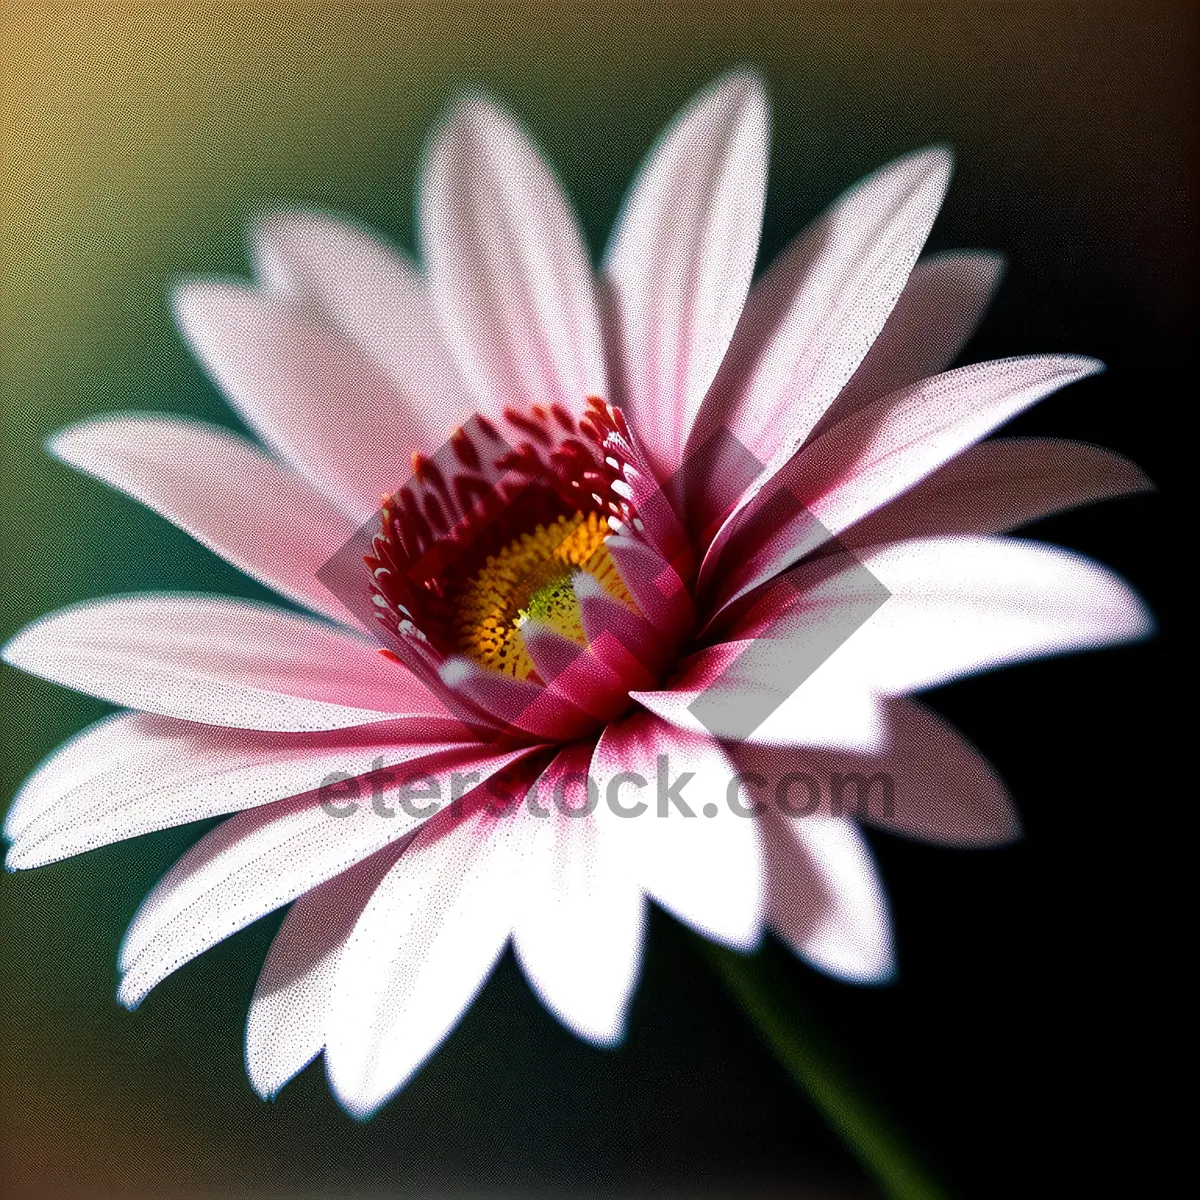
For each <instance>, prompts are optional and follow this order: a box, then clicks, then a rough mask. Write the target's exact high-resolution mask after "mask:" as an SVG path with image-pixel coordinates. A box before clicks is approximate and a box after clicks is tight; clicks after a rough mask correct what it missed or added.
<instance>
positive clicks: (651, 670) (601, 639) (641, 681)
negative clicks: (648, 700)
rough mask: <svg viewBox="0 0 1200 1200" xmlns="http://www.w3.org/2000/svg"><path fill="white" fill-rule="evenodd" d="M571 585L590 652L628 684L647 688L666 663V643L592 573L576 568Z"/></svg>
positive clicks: (641, 617) (652, 627)
mask: <svg viewBox="0 0 1200 1200" xmlns="http://www.w3.org/2000/svg"><path fill="white" fill-rule="evenodd" d="M571 586H572V588H573V589H574V591H575V599H576V600H578V601H579V614H580V620H581V621H582V623H583V631H584V633H585V634H586V635H587V640H588V644H589V646H591V648H592V651H593V653H595V654H596V656H597V657H598V658H599V659H601V661H603V662H605V663H608V664H609V665H610V666H611V667H612V668H613V670H614V671H616V672H617V673H618V674H620V675H621V676H622V678H625V679H628V680H629V681H630V682H629V686H630V687H648V686H649V685H650V684H651V683H653V681H654V680H655V678H657V676H658V673H659V671H660V670H661V669H662V667H663V666H664V665H665V663H666V659H667V650H668V648H667V646H666V645H664V643H663V640H662V638H660V637H659V636H658V635H657V633H656V632H655V630H654V626H653V625H651V624H650V622H649V621H647V620H646V619H645V618H644V617H643V616H642V615H641V613H636V612H634V611H633V610H632V609H631V608H630V607H629V605H627V604H623V603H622V602H621V601H619V600H614V599H613V598H612V597H611V596H610V595H609V594H608V592H606V591H605V590H604V586H603V584H601V583H600V582H599V581H598V580H597V579H595V577H594V576H591V575H589V574H587V573H586V572H585V571H578V572H576V574H575V575H574V576H573V577H572V580H571Z"/></svg>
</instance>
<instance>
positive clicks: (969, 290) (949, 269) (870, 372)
mask: <svg viewBox="0 0 1200 1200" xmlns="http://www.w3.org/2000/svg"><path fill="white" fill-rule="evenodd" d="M1003 273H1004V259H1003V258H1002V257H1001V256H1000V255H999V254H987V253H984V252H982V251H978V250H951V251H947V252H945V253H943V254H931V255H930V256H929V257H928V258H924V259H922V260H921V261H920V262H918V263H917V265H916V266H915V267H913V271H912V274H911V275H910V276H909V277H908V283H906V284H905V285H904V291H902V292H901V293H900V299H899V300H897V301H896V307H895V308H893V309H892V314H891V316H890V317H888V319H887V322H886V323H885V325H884V327H883V328H882V329H881V330H880V331H879V336H878V337H877V338H876V339H875V341H874V342H872V343H871V349H870V350H868V351H867V354H866V357H865V358H864V359H863V360H862V363H861V364H860V365H859V368H858V370H857V371H855V372H854V375H853V376H852V377H851V379H850V382H849V383H848V384H846V386H845V387H844V388H842V390H841V391H840V392H839V393H838V397H837V399H836V400H835V401H834V402H833V403H832V404H831V405H830V406H829V407H828V408H827V409H826V410H825V414H824V416H822V417H821V419H820V421H818V422H817V424H816V426H815V427H814V429H813V431H812V433H811V434H810V435H809V437H810V439H811V438H813V437H819V436H820V435H821V434H822V433H824V432H825V430H826V429H829V428H831V427H832V426H834V425H836V424H837V423H838V422H839V421H842V420H844V419H845V418H846V417H848V416H850V415H851V414H852V413H855V412H857V411H858V410H859V409H860V408H864V407H865V406H866V405H868V404H870V403H871V401H873V400H878V399H879V397H880V396H887V395H889V394H890V393H892V392H896V391H899V390H900V389H901V388H904V387H908V386H909V384H913V383H917V382H918V381H919V380H921V379H925V378H928V377H929V376H930V375H937V374H938V373H939V372H941V371H944V370H946V368H947V367H949V366H950V364H951V363H953V362H954V360H955V359H956V358H957V357H958V356H959V354H961V353H962V349H963V347H964V346H965V345H966V344H967V341H968V340H969V339H970V337H971V334H973V333H974V332H975V328H976V326H977V325H978V324H979V322H980V320H981V319H982V317H983V313H984V310H985V309H986V308H987V306H988V304H989V303H990V302H991V299H992V296H993V295H994V294H995V291H996V288H997V286H998V285H999V283H1000V277H1001V276H1002V275H1003Z"/></svg>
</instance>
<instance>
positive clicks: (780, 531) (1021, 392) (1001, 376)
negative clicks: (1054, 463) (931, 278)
mask: <svg viewBox="0 0 1200 1200" xmlns="http://www.w3.org/2000/svg"><path fill="white" fill-rule="evenodd" d="M1101 369H1102V364H1100V363H1098V362H1097V361H1096V360H1095V359H1092V358H1082V357H1079V356H1071V355H1043V356H1037V357H1033V358H1014V359H1003V360H1000V361H997V362H989V363H980V364H978V365H976V366H970V367H960V368H959V369H958V370H956V371H948V372H946V374H944V375H937V376H935V377H934V378H933V379H925V380H922V381H921V382H920V383H917V384H914V385H913V386H912V387H910V388H905V389H904V390H903V391H901V392H899V393H894V394H893V395H891V396H885V397H883V398H882V399H881V400H877V401H875V403H873V404H870V405H868V406H867V407H866V408H864V409H862V410H861V411H860V412H858V413H856V414H854V415H853V416H851V417H849V418H847V419H846V420H845V421H843V422H841V424H839V425H835V426H834V427H833V428H832V429H831V430H829V432H828V433H826V434H824V435H823V436H822V437H820V438H818V439H817V440H816V441H815V442H812V443H811V444H810V445H809V446H807V447H806V448H805V449H804V450H802V451H801V452H800V453H799V454H798V455H796V457H795V458H794V459H793V460H792V461H791V462H790V463H788V464H787V465H786V466H785V467H784V468H783V469H782V470H781V471H780V472H779V474H778V477H777V478H776V479H774V480H772V482H771V485H770V487H769V488H767V489H764V491H763V492H762V493H761V495H760V497H759V503H758V506H757V507H755V508H749V507H747V508H744V509H742V510H741V511H740V512H739V513H737V514H735V515H734V516H731V517H730V519H729V520H728V521H726V522H725V524H724V525H723V526H722V528H721V531H720V533H718V535H717V537H716V538H715V539H714V540H713V544H712V547H711V548H710V550H709V552H708V555H707V557H706V558H705V562H704V567H703V568H702V571H701V582H702V585H703V584H705V583H706V582H707V581H710V580H714V579H716V577H717V576H718V575H721V576H722V578H721V583H720V598H721V600H722V601H723V602H724V603H729V602H731V601H732V600H736V599H737V598H738V597H740V596H743V595H745V594H746V593H748V592H749V591H751V590H752V589H753V588H755V587H756V586H758V584H760V583H762V582H764V581H765V580H767V579H770V578H771V577H772V576H774V575H776V574H778V573H779V572H780V571H783V570H785V569H786V568H787V567H789V566H791V565H792V564H793V563H795V562H798V561H799V560H800V559H801V558H803V557H804V555H805V554H806V553H809V552H810V551H811V550H813V549H816V548H817V547H818V546H819V545H821V544H822V543H823V542H824V541H826V540H827V539H828V537H829V535H830V534H838V533H840V532H841V531H842V530H843V529H846V528H848V527H849V526H850V525H852V524H853V523H854V522H855V521H857V520H859V519H860V518H862V517H864V516H866V515H867V514H868V513H870V512H873V511H874V510H876V509H878V508H880V507H882V505H884V504H885V503H887V501H889V500H891V499H893V498H894V497H896V496H898V495H900V494H901V493H902V492H904V491H906V490H907V489H908V488H910V487H912V485H913V484H915V483H917V482H918V481H919V480H921V479H923V478H924V477H925V476H926V475H928V474H930V473H931V472H932V471H934V470H936V469H937V468H938V467H940V466H942V465H943V464H944V463H945V462H946V461H947V460H948V459H950V458H952V457H954V455H956V454H958V453H959V452H960V451H962V450H964V449H965V448H966V447H968V446H970V445H971V444H972V443H974V442H976V441H978V440H979V439H980V438H982V437H985V436H986V435H987V434H988V433H990V432H991V431H992V430H993V429H995V428H996V427H997V426H998V425H1001V424H1002V423H1003V422H1005V421H1007V420H1010V419H1011V418H1012V417H1014V416H1015V415H1016V414H1017V413H1019V412H1021V411H1022V410H1023V409H1026V408H1028V407H1029V406H1030V405H1032V404H1036V403H1037V401H1039V400H1041V399H1042V398H1043V397H1045V396H1048V395H1049V394H1050V393H1051V392H1054V391H1057V390H1058V389H1059V388H1061V387H1065V386H1066V385H1067V384H1069V383H1074V382H1076V381H1077V380H1080V379H1084V378H1086V377H1087V376H1088V375H1093V374H1095V373H1096V372H1097V371H1099V370H1101ZM780 497H782V498H785V499H787V500H788V501H789V503H790V504H791V507H792V509H793V510H794V516H792V517H791V518H790V519H789V520H787V521H784V522H779V521H776V522H774V524H773V525H772V526H771V528H770V532H769V534H767V535H766V536H763V537H759V536H758V534H757V529H756V525H755V519H756V516H758V517H761V516H763V515H766V514H767V513H768V512H769V511H770V507H771V506H772V505H777V504H778V501H779V499H780ZM728 561H733V562H735V563H736V564H737V565H736V566H733V567H727V566H726V565H725V564H726V563H727V562H728Z"/></svg>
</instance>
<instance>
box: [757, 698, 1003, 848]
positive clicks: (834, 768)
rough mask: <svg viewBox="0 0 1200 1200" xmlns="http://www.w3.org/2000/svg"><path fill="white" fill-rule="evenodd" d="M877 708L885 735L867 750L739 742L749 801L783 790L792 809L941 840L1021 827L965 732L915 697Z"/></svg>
mask: <svg viewBox="0 0 1200 1200" xmlns="http://www.w3.org/2000/svg"><path fill="white" fill-rule="evenodd" d="M883 711H884V714H885V730H886V745H884V746H883V747H882V748H881V749H880V750H879V751H877V752H875V753H873V754H856V753H853V752H849V751H846V750H821V749H793V748H791V747H774V746H762V747H760V746H751V745H742V746H739V747H738V748H737V749H736V750H735V751H734V755H733V756H734V759H735V761H736V763H737V765H738V768H739V770H741V771H743V772H746V773H747V779H748V780H750V781H751V782H752V783H753V787H752V788H748V790H749V792H750V795H749V796H748V797H747V799H746V802H747V803H749V801H750V799H751V798H753V799H754V800H758V801H760V802H763V803H767V804H770V805H773V806H774V807H775V808H776V809H782V805H781V804H780V799H781V796H782V799H783V800H784V801H785V802H786V803H787V804H789V805H790V806H791V807H792V808H793V809H801V810H807V809H809V808H812V810H813V811H814V812H817V813H821V814H823V815H825V816H827V817H829V816H832V817H849V818H855V819H858V820H862V821H867V822H869V823H870V824H872V825H878V826H880V827H882V828H884V829H889V830H891V831H892V832H893V833H899V834H903V835H904V836H906V837H912V838H917V839H918V840H920V841H924V842H937V843H939V844H941V845H946V846H999V845H1004V844H1006V843H1008V842H1012V841H1014V840H1015V839H1016V838H1018V837H1020V834H1021V824H1020V820H1019V818H1018V817H1017V814H1016V811H1015V810H1014V808H1013V804H1012V800H1011V799H1010V798H1009V795H1008V792H1007V790H1006V789H1005V787H1004V784H1003V783H1002V782H1001V780H1000V779H999V777H998V776H997V775H996V772H995V771H994V770H993V769H992V767H991V765H990V764H989V763H988V762H987V761H986V760H985V759H984V758H983V757H982V756H981V755H980V754H979V752H978V751H977V750H976V749H975V748H974V747H973V746H971V745H970V744H969V743H968V742H967V741H966V740H965V739H964V738H963V737H962V735H961V734H959V733H958V732H957V731H956V730H954V729H952V728H951V727H950V726H949V725H947V724H946V723H945V722H944V721H943V720H941V718H940V717H937V716H936V715H935V714H933V713H931V712H930V711H929V710H928V709H926V708H925V707H924V706H922V705H920V704H917V703H916V702H915V701H912V700H905V699H900V698H898V697H889V698H888V699H887V701H886V702H885V704H884V710H883ZM752 776H757V777H758V778H757V779H752ZM801 776H803V778H802V777H801ZM789 777H790V779H789Z"/></svg>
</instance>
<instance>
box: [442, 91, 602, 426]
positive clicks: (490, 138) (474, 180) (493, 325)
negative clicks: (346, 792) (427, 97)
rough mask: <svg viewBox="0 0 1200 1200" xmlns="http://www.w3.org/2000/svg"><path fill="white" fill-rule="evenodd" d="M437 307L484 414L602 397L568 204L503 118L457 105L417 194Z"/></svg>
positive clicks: (594, 330) (592, 314)
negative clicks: (419, 197)
mask: <svg viewBox="0 0 1200 1200" xmlns="http://www.w3.org/2000/svg"><path fill="white" fill-rule="evenodd" d="M420 218H421V244H422V247H423V250H424V254H425V261H426V264H427V266H428V270H429V280H430V285H431V288H432V297H433V302H434V305H435V306H436V308H437V311H438V314H439V317H440V319H441V322H442V327H443V329H444V331H445V335H446V340H447V342H448V344H449V346H450V348H451V350H452V351H453V352H454V353H455V354H457V355H458V358H459V363H460V366H461V368H462V372H463V376H464V377H465V378H466V380H467V381H468V383H469V385H470V386H471V387H472V388H473V390H474V391H475V393H476V394H477V395H478V396H479V397H480V398H481V399H482V401H483V402H484V404H485V406H486V407H488V408H490V409H491V411H493V412H495V411H499V410H502V409H503V408H505V407H506V406H507V405H514V406H516V407H517V408H519V409H525V408H527V407H528V406H529V405H531V404H543V405H546V406H547V407H548V406H550V405H552V404H559V405H562V406H563V407H564V408H566V409H567V410H568V411H571V412H577V411H579V410H581V408H582V406H583V403H584V401H585V399H586V398H587V397H588V396H601V397H603V396H606V395H607V391H608V389H607V383H606V379H605V372H604V359H603V352H602V349H601V342H600V329H599V318H598V316H597V312H596V299H595V294H594V290H593V282H592V270H591V265H590V263H589V261H588V255H587V250H586V248H585V246H584V244H583V239H582V237H581V235H580V233H579V228H578V226H577V224H576V222H575V216H574V214H573V213H572V211H571V208H570V205H569V204H568V203H567V201H566V199H565V198H564V197H563V195H562V192H561V190H560V188H559V186H558V184H557V182H556V181H555V180H554V178H553V176H552V175H551V174H550V172H549V170H548V169H547V167H546V164H545V163H544V162H543V161H542V158H541V156H540V155H539V154H538V151H537V150H536V149H535V148H534V146H533V145H532V144H531V143H530V141H529V139H528V137H527V136H526V135H525V133H524V132H523V131H522V130H521V129H520V128H519V127H518V126H517V124H516V123H515V122H514V121H513V119H512V118H511V117H509V116H508V115H507V114H506V113H504V112H501V111H500V110H499V109H498V108H496V107H495V106H494V105H493V104H491V103H489V102H488V101H486V100H483V99H481V98H473V99H470V100H467V101H464V102H463V103H462V104H460V105H459V106H458V108H456V109H455V111H454V113H453V114H452V115H451V117H450V120H449V121H448V122H447V123H446V125H445V126H444V127H443V128H442V130H441V131H440V133H439V134H438V135H437V138H436V139H435V141H434V144H433V148H432V150H431V152H430V156H429V162H428V164H427V167H426V173H425V179H424V183H423V186H422V189H421V208H420Z"/></svg>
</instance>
